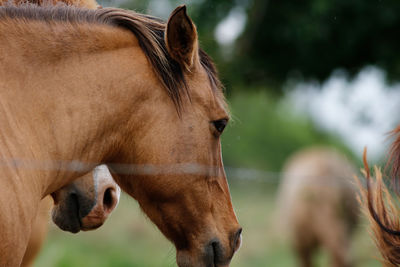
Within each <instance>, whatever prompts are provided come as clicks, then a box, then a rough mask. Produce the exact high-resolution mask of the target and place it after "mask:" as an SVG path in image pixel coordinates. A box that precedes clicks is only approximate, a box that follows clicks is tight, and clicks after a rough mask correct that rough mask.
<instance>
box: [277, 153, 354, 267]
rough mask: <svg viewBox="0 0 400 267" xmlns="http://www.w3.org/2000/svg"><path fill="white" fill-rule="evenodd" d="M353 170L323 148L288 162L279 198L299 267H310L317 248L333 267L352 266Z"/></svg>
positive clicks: (297, 155) (334, 154) (343, 160)
mask: <svg viewBox="0 0 400 267" xmlns="http://www.w3.org/2000/svg"><path fill="white" fill-rule="evenodd" d="M354 173H355V171H354V169H353V167H352V166H351V164H350V163H349V161H348V160H346V158H345V157H344V156H343V155H341V154H340V153H338V152H336V151H335V150H332V149H330V148H325V147H314V148H308V149H304V150H301V151H299V152H297V153H295V154H294V155H293V156H292V157H290V158H289V160H288V161H287V163H286V165H285V167H284V176H283V180H282V184H281V187H280V193H279V202H278V204H279V211H280V212H281V216H280V224H282V223H284V224H285V227H284V230H285V232H288V234H289V238H290V241H291V243H292V245H293V247H294V249H295V251H296V253H297V255H298V258H299V263H300V266H304V267H307V266H312V256H313V255H314V253H315V251H316V249H317V248H318V247H323V248H325V249H326V250H327V252H328V253H329V256H330V258H331V263H332V266H336V267H344V266H350V265H351V259H350V254H349V247H350V236H351V232H352V230H353V228H354V226H355V223H356V221H357V215H358V205H357V200H356V193H355V188H354V187H353V186H352V184H351V181H352V177H353V175H354Z"/></svg>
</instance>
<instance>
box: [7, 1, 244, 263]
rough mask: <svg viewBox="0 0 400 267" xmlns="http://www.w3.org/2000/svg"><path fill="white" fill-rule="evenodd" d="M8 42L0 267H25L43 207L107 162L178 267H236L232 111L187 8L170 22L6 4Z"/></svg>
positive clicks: (122, 14)
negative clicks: (225, 142)
mask: <svg viewBox="0 0 400 267" xmlns="http://www.w3.org/2000/svg"><path fill="white" fill-rule="evenodd" d="M0 40H1V41H0V55H1V56H0V77H1V79H0V110H1V112H0V124H1V125H2V131H1V132H0V159H1V163H2V164H1V168H2V174H3V178H2V179H1V185H0V192H1V194H0V229H1V235H0V265H7V266H17V265H18V264H20V262H21V259H22V255H23V253H24V251H25V248H26V245H27V242H28V237H29V232H30V225H31V222H32V220H33V219H34V217H35V215H36V213H37V207H38V205H39V201H40V199H41V198H43V197H44V196H46V195H48V194H49V193H52V192H54V191H56V190H58V189H60V188H61V187H63V186H65V185H66V184H68V183H70V182H71V181H73V180H74V179H76V178H77V177H79V176H81V175H82V172H87V171H89V170H91V169H92V168H94V167H95V166H96V165H98V164H100V163H106V164H107V165H108V166H109V167H110V168H111V170H112V171H113V174H114V177H115V178H116V181H117V182H118V184H119V185H120V186H121V187H122V188H123V189H124V190H125V191H126V192H128V193H129V194H130V195H131V196H132V197H134V198H135V199H136V200H137V201H138V202H139V204H140V206H141V207H142V209H143V211H144V212H145V213H146V214H147V215H148V217H149V218H150V219H151V220H152V221H153V222H154V223H155V224H156V225H157V226H158V228H159V229H160V230H161V231H162V233H163V234H164V235H165V236H166V237H167V238H168V239H170V240H171V241H172V242H173V243H174V244H175V247H176V249H177V263H178V265H179V266H227V265H229V262H230V260H231V258H232V256H233V254H234V252H235V251H236V250H237V248H238V247H239V245H240V242H241V228H240V227H239V225H238V222H237V219H236V216H235V213H234V211H233V208H232V203H231V199H230V194H229V189H228V184H227V181H226V177H225V172H224V169H223V164H222V159H221V149H220V140H219V139H220V135H221V133H222V131H223V129H224V128H225V126H226V124H227V122H228V119H229V115H228V112H227V110H226V104H225V102H224V98H223V94H222V90H221V88H220V85H219V81H218V79H217V75H216V71H215V68H214V65H213V63H212V61H211V60H210V58H209V57H208V56H207V55H206V54H205V53H204V52H203V51H202V50H201V49H199V46H198V40H197V33H196V27H195V26H194V24H193V23H192V21H191V19H190V18H189V17H188V16H187V14H186V8H185V7H184V6H181V7H179V8H177V9H176V10H175V11H174V12H172V14H171V16H170V18H169V21H168V23H167V24H165V23H163V22H162V21H160V20H159V19H155V18H152V17H149V16H145V15H140V14H136V13H133V12H130V11H125V10H121V9H112V8H103V9H98V10H95V11H91V10H83V9H76V8H72V7H55V8H49V7H44V8H43V7H42V8H39V7H34V6H27V7H23V6H22V7H18V8H16V7H11V6H10V7H3V8H0ZM32 165H35V166H36V167H37V166H40V167H41V168H32ZM5 203H17V204H18V205H16V206H13V207H11V208H10V206H9V205H7V204H5Z"/></svg>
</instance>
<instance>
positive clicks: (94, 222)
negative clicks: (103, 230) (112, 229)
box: [51, 165, 121, 233]
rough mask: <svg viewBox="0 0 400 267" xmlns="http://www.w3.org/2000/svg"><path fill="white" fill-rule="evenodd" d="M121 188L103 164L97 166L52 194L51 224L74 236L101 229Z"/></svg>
mask: <svg viewBox="0 0 400 267" xmlns="http://www.w3.org/2000/svg"><path fill="white" fill-rule="evenodd" d="M120 192H121V190H120V188H119V186H118V185H117V184H116V183H115V182H114V180H113V178H112V176H111V174H110V172H109V171H108V169H107V167H106V166H105V165H100V166H97V167H96V168H95V169H94V170H93V171H92V172H90V173H88V174H86V175H84V176H82V177H81V178H79V179H77V180H75V181H74V182H72V183H70V184H68V185H66V186H65V187H63V188H61V189H60V190H58V191H56V192H54V193H53V194H52V196H53V199H54V203H55V205H54V207H53V209H52V212H51V214H52V219H53V222H54V223H55V224H56V225H57V226H58V227H60V228H61V229H62V230H64V231H69V232H72V233H77V232H79V231H80V230H83V231H88V230H94V229H96V228H98V227H100V226H101V225H102V224H103V223H104V222H105V220H106V219H107V218H108V216H109V215H110V214H111V212H112V211H113V210H114V209H115V207H116V206H117V204H118V201H119V196H120Z"/></svg>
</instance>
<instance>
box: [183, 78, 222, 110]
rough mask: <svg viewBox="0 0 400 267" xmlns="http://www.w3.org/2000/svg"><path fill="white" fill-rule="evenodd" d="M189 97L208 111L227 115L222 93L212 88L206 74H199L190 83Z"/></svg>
mask: <svg viewBox="0 0 400 267" xmlns="http://www.w3.org/2000/svg"><path fill="white" fill-rule="evenodd" d="M191 89H192V90H191V91H190V95H191V98H192V99H193V100H194V101H195V102H196V103H197V104H199V105H201V106H203V107H205V108H206V109H207V111H208V112H212V113H221V116H223V114H225V115H226V116H227V113H228V111H227V110H226V104H225V100H224V97H223V93H222V92H219V91H217V90H218V89H214V88H213V87H212V85H211V82H210V80H209V78H208V76H207V74H200V75H199V77H198V78H195V79H194V80H193V82H192V83H191Z"/></svg>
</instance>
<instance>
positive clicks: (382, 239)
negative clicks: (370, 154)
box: [359, 126, 400, 267]
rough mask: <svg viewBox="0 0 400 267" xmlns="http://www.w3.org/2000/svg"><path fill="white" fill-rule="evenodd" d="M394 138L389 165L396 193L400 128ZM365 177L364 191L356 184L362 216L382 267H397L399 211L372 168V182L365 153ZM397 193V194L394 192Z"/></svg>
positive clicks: (399, 255) (379, 174) (399, 174)
mask: <svg viewBox="0 0 400 267" xmlns="http://www.w3.org/2000/svg"><path fill="white" fill-rule="evenodd" d="M393 134H394V135H397V139H396V141H395V142H394V143H393V145H392V148H391V156H390V162H391V165H392V177H394V185H395V187H396V190H399V183H400V180H399V179H400V126H399V127H397V129H396V130H394V131H393ZM364 165H365V170H366V172H365V176H366V178H367V188H366V189H364V187H363V186H362V185H361V183H359V187H360V189H361V191H362V194H361V199H360V201H361V202H362V204H363V210H364V213H365V214H367V216H368V218H369V222H370V227H371V229H372V232H373V234H374V241H375V243H376V245H377V247H378V249H379V252H380V253H381V255H382V257H383V264H384V265H385V266H391V267H393V266H400V212H399V207H398V206H397V205H396V204H395V201H393V198H392V195H391V194H390V192H389V190H388V189H387V187H386V185H385V183H384V182H383V179H382V172H381V170H380V169H378V168H376V167H375V172H374V174H375V178H376V180H375V182H374V181H372V178H371V174H370V170H369V167H368V163H367V160H366V151H365V152H364ZM397 193H398V191H397Z"/></svg>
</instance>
